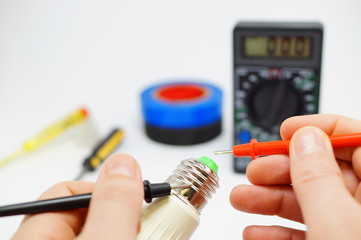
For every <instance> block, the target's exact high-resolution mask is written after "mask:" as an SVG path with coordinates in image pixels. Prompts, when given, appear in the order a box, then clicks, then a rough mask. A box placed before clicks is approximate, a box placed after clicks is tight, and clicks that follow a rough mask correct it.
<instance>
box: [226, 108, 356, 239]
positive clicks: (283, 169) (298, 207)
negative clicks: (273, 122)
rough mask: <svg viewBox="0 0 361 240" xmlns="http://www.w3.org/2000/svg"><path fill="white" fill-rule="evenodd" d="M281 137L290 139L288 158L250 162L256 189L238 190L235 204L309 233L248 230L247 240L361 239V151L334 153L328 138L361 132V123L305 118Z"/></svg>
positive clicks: (242, 187) (292, 122)
mask: <svg viewBox="0 0 361 240" xmlns="http://www.w3.org/2000/svg"><path fill="white" fill-rule="evenodd" d="M306 126H308V127H306ZM310 126H313V127H310ZM321 130H322V131H321ZM280 132H281V136H282V138H283V139H291V142H290V153H289V156H286V155H272V156H266V157H261V158H258V159H256V160H253V161H251V162H250V164H249V165H248V167H247V177H248V179H249V181H250V182H251V183H252V184H254V185H251V186H246V185H240V186H237V187H235V188H234V189H233V190H232V192H231V195H230V201H231V203H232V205H233V206H234V207H235V208H236V209H238V210H241V211H244V212H249V213H256V214H264V215H277V216H280V217H282V218H286V219H289V220H293V221H297V222H300V223H304V224H305V225H306V226H307V232H304V231H300V230H295V229H290V228H285V227H281V226H249V227H247V228H246V229H245V230H244V232H243V238H244V239H245V240H250V239H252V240H254V239H263V240H270V239H277V240H279V239H282V240H283V239H284V240H286V239H305V238H307V239H327V240H332V239H342V240H343V239H347V240H351V239H361V228H360V225H359V223H360V222H361V204H360V202H361V183H360V178H361V147H352V148H351V147H350V148H343V149H335V150H334V151H333V149H332V147H331V144H330V142H329V139H328V137H327V135H339V134H349V133H356V132H361V121H359V120H355V119H351V118H346V117H342V116H336V115H306V116H299V117H293V118H289V119H287V120H286V121H285V122H284V123H283V124H282V126H281V131H280ZM326 134H327V135H326Z"/></svg>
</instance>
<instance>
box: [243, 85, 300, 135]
mask: <svg viewBox="0 0 361 240" xmlns="http://www.w3.org/2000/svg"><path fill="white" fill-rule="evenodd" d="M247 102H248V107H249V110H248V111H249V118H250V120H251V121H252V123H253V124H255V125H258V126H260V127H261V128H262V129H264V130H265V131H267V132H272V129H273V128H274V127H275V126H279V125H280V124H281V123H282V121H283V120H285V119H286V118H288V117H291V116H295V115H299V114H302V98H301V95H300V93H299V92H298V91H297V90H296V89H295V87H294V86H293V85H292V84H291V83H290V82H289V81H279V80H268V81H263V82H262V83H259V84H258V85H257V86H255V87H254V88H253V90H251V92H250V93H249V95H248V99H247Z"/></svg>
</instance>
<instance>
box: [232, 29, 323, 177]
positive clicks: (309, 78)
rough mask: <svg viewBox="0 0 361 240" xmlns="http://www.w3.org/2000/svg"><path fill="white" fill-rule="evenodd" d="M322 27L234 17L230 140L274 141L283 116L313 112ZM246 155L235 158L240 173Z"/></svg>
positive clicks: (318, 78)
mask: <svg viewBox="0 0 361 240" xmlns="http://www.w3.org/2000/svg"><path fill="white" fill-rule="evenodd" d="M322 39H323V26H322V24H321V23H318V22H239V23H238V24H237V25H236V26H235V28H234V30H233V100H234V102H233V127H234V135H233V143H234V145H238V144H244V143H248V142H249V141H250V140H251V139H252V138H255V139H257V140H258V141H259V142H263V141H274V140H279V139H280V135H279V128H280V125H281V123H282V122H283V120H285V119H286V118H288V117H291V116H296V115H305V114H314V113H318V109H319V93H320V78H321V56H322ZM250 160H251V158H250V157H235V158H234V165H233V166H234V170H235V171H236V172H240V173H244V172H245V171H246V167H247V165H248V163H249V162H250Z"/></svg>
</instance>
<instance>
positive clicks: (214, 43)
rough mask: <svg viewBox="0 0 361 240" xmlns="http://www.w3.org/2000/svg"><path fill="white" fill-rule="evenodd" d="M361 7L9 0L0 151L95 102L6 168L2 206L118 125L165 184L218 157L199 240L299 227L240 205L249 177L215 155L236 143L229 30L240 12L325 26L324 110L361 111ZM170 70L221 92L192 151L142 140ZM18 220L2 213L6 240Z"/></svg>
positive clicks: (60, 173)
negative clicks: (74, 124)
mask: <svg viewBox="0 0 361 240" xmlns="http://www.w3.org/2000/svg"><path fill="white" fill-rule="evenodd" d="M360 12H361V2H360V1H358V0H343V1H335V0H331V1H329V0H328V1H325V0H322V1H311V0H305V1H297V2H296V1H286V0H276V1H266V0H258V1H236V0H234V1H231V0H223V1H209V0H208V1H206V0H200V1H194V0H193V1H189V0H185V1H166V0H153V1H145V0H143V1H134V0H133V1H124V0H123V1H120V0H118V1H112V0H104V1H93V0H91V1H89V0H87V1H81V0H65V1H48V0H43V1H41V0H34V1H21V0H1V1H0V34H1V37H0V158H1V157H4V156H5V155H6V154H8V153H10V152H11V151H13V150H15V149H16V148H17V147H18V146H20V144H21V143H22V141H23V140H24V139H26V138H27V137H29V136H31V135H33V134H34V133H36V132H37V131H38V130H40V129H41V128H42V127H44V126H46V125H47V124H49V123H51V122H53V121H54V120H55V119H58V118H60V117H62V116H64V115H65V114H67V113H68V112H70V111H72V110H74V109H76V108H78V107H80V106H85V107H87V108H88V109H89V111H90V116H91V122H90V123H88V124H87V125H84V126H83V127H79V128H74V129H73V130H70V131H68V132H67V133H66V134H64V135H62V136H61V137H60V138H58V139H57V140H56V141H54V142H52V143H51V144H49V145H47V146H45V147H43V148H42V149H40V150H39V151H36V152H33V153H31V154H28V155H26V156H24V157H22V158H20V159H17V160H16V161H13V162H12V163H11V164H8V165H7V166H5V167H3V168H1V169H0V205H4V204H10V203H16V202H23V201H30V200H34V199H36V198H37V197H38V196H39V195H40V194H41V193H42V192H43V191H45V190H46V189H47V188H49V187H50V186H52V185H54V184H55V183H57V182H61V181H67V180H71V179H73V178H74V177H75V175H76V174H77V173H78V171H79V170H80V166H81V162H82V160H83V158H84V157H85V156H86V155H87V154H88V152H89V150H90V148H91V146H92V144H93V143H94V140H95V139H96V137H102V136H104V135H106V134H107V133H108V131H110V129H111V128H113V127H116V126H119V127H122V128H124V130H125V131H126V137H125V140H124V142H123V143H122V145H121V146H120V147H119V149H118V151H121V152H126V153H129V154H132V155H133V156H134V157H135V158H136V159H137V160H138V161H139V163H140V165H141V167H142V172H143V177H144V178H145V179H149V180H151V181H153V182H158V181H163V180H165V179H166V178H167V177H168V175H170V174H171V172H172V171H173V169H175V167H176V166H177V165H178V163H179V162H180V160H182V159H185V158H188V157H199V156H203V155H207V156H210V157H212V158H213V159H214V160H215V161H216V162H217V163H218V165H219V169H220V170H219V177H220V185H221V186H220V188H219V189H218V191H217V193H216V194H215V195H214V197H213V198H212V200H211V201H210V202H209V203H208V205H207V206H206V207H205V208H204V210H203V213H202V215H201V224H200V226H199V227H198V229H197V231H196V232H195V234H194V237H193V239H241V238H242V230H243V229H244V228H245V227H246V226H248V225H251V224H259V225H284V226H289V227H296V228H301V229H303V226H302V225H301V224H296V223H293V222H290V221H286V220H283V219H280V218H278V217H274V216H260V215H254V214H246V213H241V212H238V211H236V210H234V209H233V208H232V207H231V205H230V203H229V192H230V191H231V189H232V188H233V187H234V186H236V185H237V184H241V183H248V181H247V179H246V177H245V176H244V175H242V174H236V173H234V172H233V170H232V160H231V157H230V156H213V154H212V153H213V151H214V150H220V149H228V148H230V146H231V144H232V141H231V138H232V137H231V136H232V115H231V111H232V106H231V104H232V101H231V93H232V89H231V86H232V71H231V70H232V69H231V66H232V61H231V59H232V41H231V37H232V28H233V27H234V25H235V24H236V22H237V21H240V20H273V21H277V20H280V21H320V22H322V23H323V24H324V27H325V35H324V48H323V50H324V51H323V68H322V86H321V112H322V113H335V114H342V115H347V116H350V117H354V118H359V119H361V110H360V107H359V103H360V102H361V94H360V89H361V77H360V68H361V44H360V43H361V15H360ZM174 77H192V78H201V79H205V80H206V81H208V82H210V83H214V84H216V85H218V86H220V87H221V88H222V90H223V92H224V112H223V113H224V115H223V120H224V122H223V131H222V134H221V135H220V136H218V137H217V138H215V139H214V140H212V141H210V142H207V143H204V144H198V145H194V146H188V147H184V146H168V145H165V144H160V143H157V142H154V141H152V140H150V139H148V138H147V137H146V135H145V133H144V130H143V120H142V115H141V111H140V99H139V94H140V92H141V90H142V89H144V88H145V87H147V86H149V85H150V84H152V83H156V82H159V81H161V80H165V79H170V78H174ZM84 134H86V135H84ZM96 176H97V172H95V173H93V174H88V175H86V177H85V178H84V180H89V181H95V180H96ZM21 219H22V217H21V216H16V217H8V218H0V239H9V238H10V237H11V235H12V234H13V233H14V232H15V230H16V228H17V227H18V225H19V223H20V221H21Z"/></svg>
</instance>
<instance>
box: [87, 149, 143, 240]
mask: <svg viewBox="0 0 361 240" xmlns="http://www.w3.org/2000/svg"><path fill="white" fill-rule="evenodd" d="M141 179H142V178H141V173H140V169H139V166H138V164H137V162H136V161H135V160H134V159H133V158H132V157H131V156H129V155H126V154H115V155H113V156H111V157H110V158H109V159H108V160H107V161H106V163H105V165H104V167H103V168H102V170H101V173H100V175H99V179H98V181H97V182H96V184H95V188H94V191H93V195H92V199H91V202H90V207H89V212H88V217H87V219H86V223H85V226H84V230H83V231H82V233H81V236H80V239H120V238H121V239H135V237H136V234H137V225H138V221H139V216H140V212H141V207H142V200H143V198H144V190H143V184H142V180H141Z"/></svg>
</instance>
